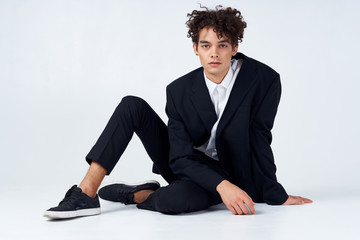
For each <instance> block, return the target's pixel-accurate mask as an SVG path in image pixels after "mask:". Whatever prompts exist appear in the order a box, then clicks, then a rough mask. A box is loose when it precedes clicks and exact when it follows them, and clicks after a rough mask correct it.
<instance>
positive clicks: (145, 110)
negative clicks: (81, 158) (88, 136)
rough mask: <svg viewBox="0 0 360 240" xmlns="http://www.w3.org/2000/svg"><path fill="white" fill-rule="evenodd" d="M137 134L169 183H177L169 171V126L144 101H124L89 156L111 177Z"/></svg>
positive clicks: (88, 159)
mask: <svg viewBox="0 0 360 240" xmlns="http://www.w3.org/2000/svg"><path fill="white" fill-rule="evenodd" d="M134 132H135V133H136V134H137V135H138V136H139V138H140V140H141V142H142V143H143V145H144V147H145V149H146V151H147V153H148V155H149V156H150V158H151V160H152V161H153V162H154V164H155V166H156V167H157V169H158V170H159V172H160V174H161V175H162V177H163V178H164V179H165V180H166V181H167V182H169V183H170V182H173V181H174V180H176V176H175V175H174V174H173V173H172V171H171V169H170V167H169V163H168V162H169V161H168V159H169V139H168V133H167V126H166V124H165V123H164V122H163V121H162V120H161V118H160V117H159V116H158V115H157V114H156V113H155V111H154V110H153V109H152V108H151V107H150V106H149V105H148V104H147V103H146V102H145V101H144V100H143V99H141V98H138V97H133V96H128V97H124V98H123V99H122V101H121V102H120V104H119V105H118V106H117V108H116V109H115V111H114V113H113V115H112V116H111V118H110V120H109V122H108V124H107V125H106V127H105V129H104V131H103V132H102V134H101V135H100V137H99V139H98V140H97V142H96V144H95V145H94V146H93V148H92V149H91V150H90V152H89V154H88V155H87V156H86V160H87V161H88V162H89V163H90V162H91V161H92V160H95V161H97V162H98V163H99V164H100V165H101V166H103V167H104V168H105V169H106V171H107V174H110V173H111V171H112V170H113V168H114V167H115V165H116V163H117V162H118V160H119V158H120V157H121V155H122V154H123V152H124V151H125V149H126V147H127V145H128V143H129V142H130V140H131V138H132V136H133V134H134Z"/></svg>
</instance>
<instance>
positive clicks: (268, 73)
mask: <svg viewBox="0 0 360 240" xmlns="http://www.w3.org/2000/svg"><path fill="white" fill-rule="evenodd" d="M244 63H247V64H248V65H250V67H252V68H253V69H254V70H255V72H256V73H257V74H259V75H260V76H263V77H266V78H270V79H274V78H278V77H279V73H278V72H276V71H275V70H274V69H273V68H271V67H270V66H268V65H267V64H265V63H263V62H260V61H258V60H256V59H254V58H251V57H248V56H245V55H244Z"/></svg>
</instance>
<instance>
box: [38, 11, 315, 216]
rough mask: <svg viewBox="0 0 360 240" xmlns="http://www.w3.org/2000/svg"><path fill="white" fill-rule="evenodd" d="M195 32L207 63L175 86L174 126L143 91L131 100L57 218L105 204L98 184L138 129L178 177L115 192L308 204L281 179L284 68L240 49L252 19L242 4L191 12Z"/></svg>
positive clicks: (167, 172) (177, 205)
mask: <svg viewBox="0 0 360 240" xmlns="http://www.w3.org/2000/svg"><path fill="white" fill-rule="evenodd" d="M188 17H189V20H188V21H187V26H188V27H189V32H188V37H191V38H192V41H193V49H194V52H195V54H196V55H198V56H199V58H200V62H201V65H202V67H201V68H198V69H196V70H194V71H192V72H190V73H188V74H186V75H184V76H183V77H180V78H179V79H177V80H175V81H174V82H172V83H171V84H170V85H169V86H168V87H167V104H166V113H167V115H168V118H169V121H168V126H166V125H165V124H164V123H163V122H162V121H161V119H160V118H159V117H158V115H157V114H156V113H155V112H154V111H153V110H152V109H151V108H150V106H149V105H148V104H147V103H146V102H145V101H144V100H142V99H140V98H138V97H132V96H128V97H125V98H123V99H122V101H121V102H120V104H119V105H118V107H117V108H116V110H115V112H114V114H113V115H112V117H111V118H110V120H109V122H108V124H107V126H106V127H105V129H104V131H103V133H102V134H101V136H100V137H99V139H98V141H97V142H96V144H95V145H94V147H93V148H92V149H91V151H90V153H89V154H88V155H87V156H86V160H87V161H88V162H89V163H90V168H89V170H88V173H87V174H86V176H85V178H84V179H83V181H82V182H81V183H80V185H79V187H77V186H76V185H74V186H73V187H72V188H71V189H70V190H69V191H68V192H67V193H66V195H65V198H64V199H63V201H62V202H60V204H59V206H57V207H54V208H51V209H49V210H47V211H46V212H45V214H44V215H45V216H47V217H51V218H70V217H77V216H87V215H94V214H99V213H100V204H99V200H98V195H97V190H98V188H99V186H100V184H101V182H102V180H103V178H104V176H105V175H106V174H110V173H111V171H112V169H113V168H114V166H115V165H116V163H117V161H118V160H119V158H120V156H121V155H122V153H123V152H124V150H125V148H126V146H127V144H128V143H129V141H130V139H131V137H132V135H133V133H134V132H135V133H136V134H137V135H138V136H139V138H140V139H141V141H142V143H143V145H144V147H145V149H146V151H147V153H148V154H149V156H150V158H151V159H152V161H153V162H154V168H153V171H154V172H156V173H160V174H161V175H162V176H163V177H164V179H165V180H166V181H167V182H168V183H169V185H168V186H165V187H160V185H159V184H158V183H157V182H155V181H150V182H145V183H143V184H139V185H126V184H121V183H117V184H110V185H107V186H104V187H103V188H101V189H100V190H99V196H100V197H101V198H103V199H105V200H109V201H116V202H121V203H124V204H137V207H138V208H140V209H147V210H152V211H158V212H162V213H167V214H176V213H183V212H193V211H198V210H202V209H206V208H208V207H209V206H212V205H214V204H218V203H221V202H224V204H225V205H226V207H227V208H228V209H229V210H230V211H231V212H232V213H233V214H239V215H242V214H254V213H255V208H254V205H255V203H254V202H266V203H268V204H273V205H281V204H283V205H290V204H303V203H310V202H312V201H311V200H310V199H306V198H302V197H296V196H289V195H287V193H286V192H285V190H284V188H283V187H282V186H281V185H280V184H279V183H278V182H277V179H276V176H275V171H276V167H275V164H274V158H273V155H272V151H271V147H270V143H271V138H272V136H271V129H272V126H273V122H274V118H275V115H276V111H277V106H278V103H279V100H280V91H281V86H280V78H279V74H278V73H276V72H275V71H274V70H272V69H271V68H270V67H268V66H266V65H264V64H262V63H260V62H258V61H256V60H254V59H251V58H249V57H247V56H245V55H244V54H242V53H238V52H237V50H238V42H239V41H241V40H242V38H243V32H244V28H246V23H245V22H244V21H243V19H242V16H241V13H240V12H239V11H238V10H236V9H232V8H227V9H218V8H217V9H216V10H208V9H207V8H206V9H205V10H204V11H196V10H194V11H193V12H192V13H191V14H188Z"/></svg>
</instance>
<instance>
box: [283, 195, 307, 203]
mask: <svg viewBox="0 0 360 240" xmlns="http://www.w3.org/2000/svg"><path fill="white" fill-rule="evenodd" d="M304 203H312V200H310V199H308V198H303V197H299V196H291V195H289V197H288V199H287V200H286V202H284V203H283V204H282V205H303V204H304Z"/></svg>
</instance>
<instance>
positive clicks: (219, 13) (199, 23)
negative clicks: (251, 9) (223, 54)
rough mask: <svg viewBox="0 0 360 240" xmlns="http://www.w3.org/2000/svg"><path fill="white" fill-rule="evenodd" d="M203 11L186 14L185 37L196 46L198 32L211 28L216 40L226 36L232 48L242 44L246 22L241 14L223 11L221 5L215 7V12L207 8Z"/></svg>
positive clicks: (231, 9) (229, 10) (226, 9)
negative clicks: (186, 31) (186, 32)
mask: <svg viewBox="0 0 360 240" xmlns="http://www.w3.org/2000/svg"><path fill="white" fill-rule="evenodd" d="M200 8H204V9H205V10H203V11H198V10H194V11H192V12H191V13H188V14H187V17H188V18H189V20H188V21H187V22H186V25H187V27H188V28H189V31H188V34H187V37H189V38H190V37H191V39H192V41H193V42H194V43H196V44H198V42H199V32H200V30H201V29H203V28H205V27H212V28H214V31H215V32H216V34H217V36H218V38H222V37H223V36H226V37H227V38H229V40H230V43H231V45H232V47H235V46H236V45H238V42H239V41H240V42H242V39H243V37H244V29H245V28H246V22H245V21H244V20H243V16H241V12H240V11H238V10H237V9H235V8H230V7H228V8H225V9H223V8H222V6H221V5H218V6H216V8H215V10H209V9H208V8H207V7H203V6H201V5H200Z"/></svg>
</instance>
